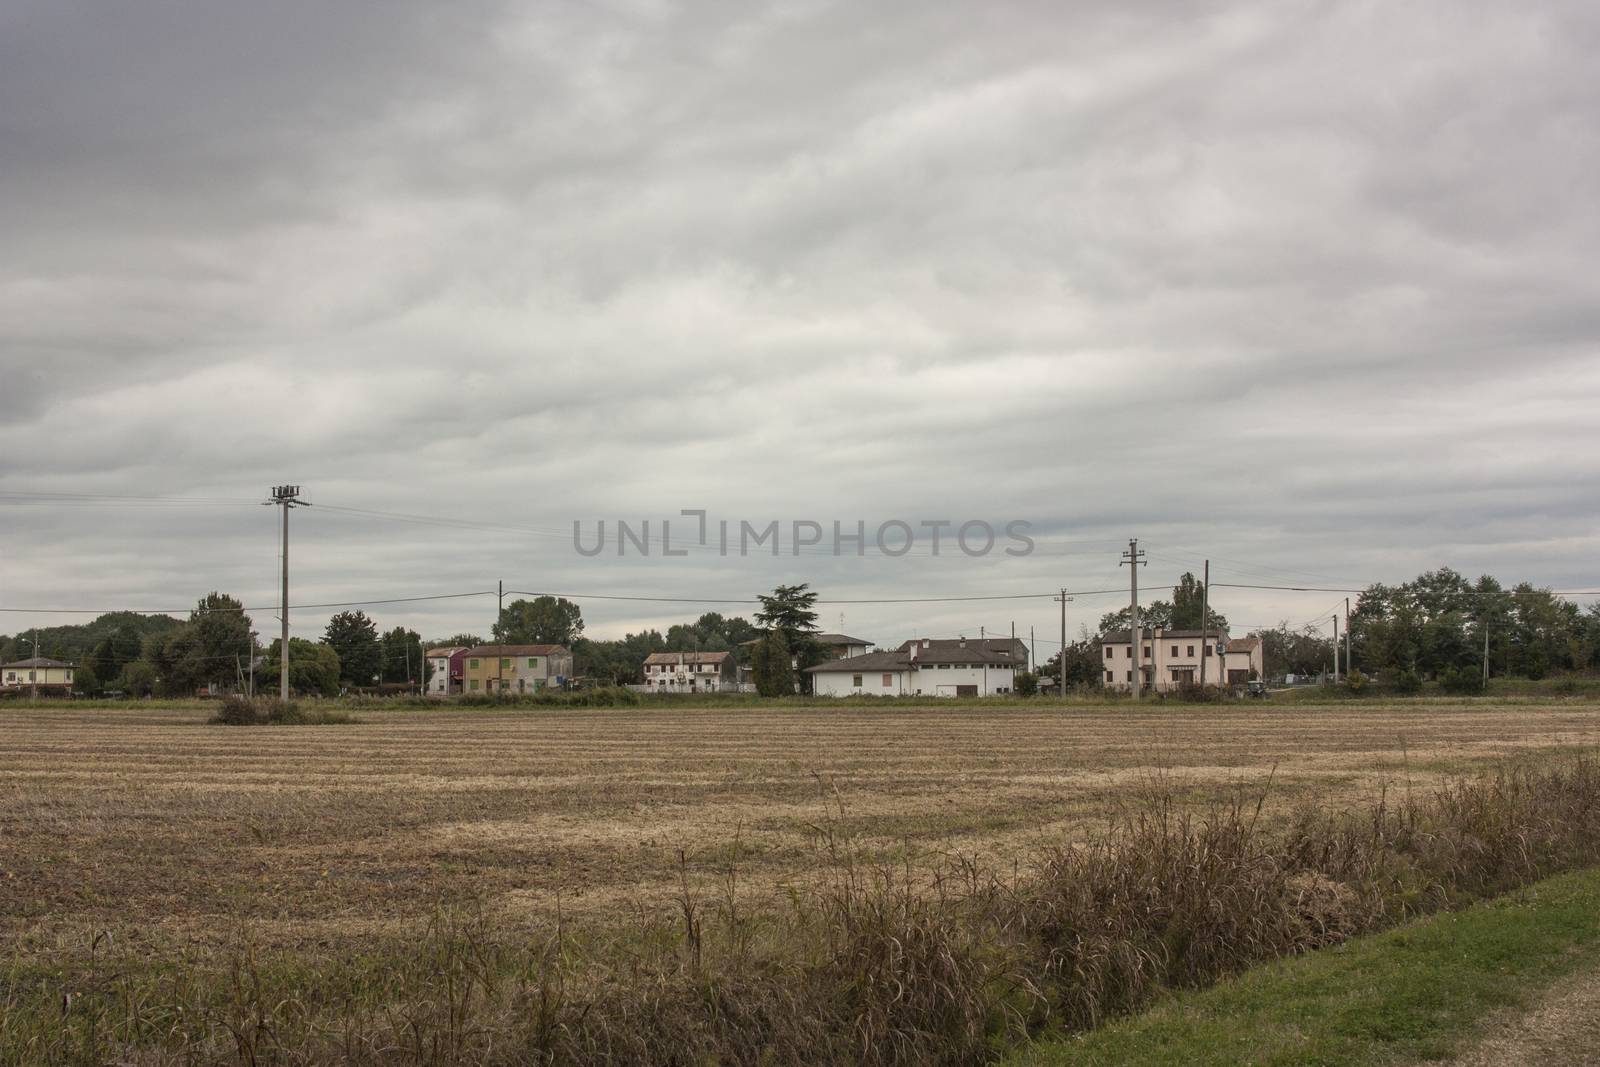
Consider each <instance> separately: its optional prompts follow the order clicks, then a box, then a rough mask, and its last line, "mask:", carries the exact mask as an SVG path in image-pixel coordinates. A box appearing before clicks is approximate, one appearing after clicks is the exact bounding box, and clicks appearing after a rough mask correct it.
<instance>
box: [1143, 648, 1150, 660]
mask: <svg viewBox="0 0 1600 1067" xmlns="http://www.w3.org/2000/svg"><path fill="white" fill-rule="evenodd" d="M1143 656H1144V658H1145V659H1149V658H1150V646H1149V645H1145V646H1144V652H1143Z"/></svg>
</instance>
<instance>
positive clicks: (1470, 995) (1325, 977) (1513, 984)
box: [1006, 870, 1600, 1067]
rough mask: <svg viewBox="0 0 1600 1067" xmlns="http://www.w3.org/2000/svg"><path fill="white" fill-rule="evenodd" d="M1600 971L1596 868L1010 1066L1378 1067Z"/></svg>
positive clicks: (1357, 944) (1305, 959) (1307, 960)
mask: <svg viewBox="0 0 1600 1067" xmlns="http://www.w3.org/2000/svg"><path fill="white" fill-rule="evenodd" d="M1596 966H1600V870H1590V871H1580V872H1578V873H1575V874H1567V875H1562V876H1560V877H1557V878H1551V879H1548V880H1546V881H1543V882H1539V883H1537V884H1536V885H1534V886H1531V887H1529V888H1528V889H1526V890H1523V891H1521V892H1518V893H1513V894H1509V895H1507V896H1504V897H1500V898H1497V899H1495V900H1491V901H1486V902H1484V903H1482V904H1478V905H1475V906H1474V907H1471V908H1468V909H1466V910H1464V911H1460V912H1455V913H1451V914H1442V915H1434V916H1430V917H1428V918H1425V919H1421V920H1418V921H1416V922H1413V923H1409V924H1407V925H1405V926H1401V927H1397V928H1395V929H1393V930H1389V931H1387V932H1384V933H1381V934H1373V935H1371V936H1368V937H1362V938H1357V939H1355V940H1352V941H1350V942H1349V943H1347V944H1345V945H1341V946H1338V947H1336V948H1331V949H1325V950H1323V951H1321V952H1315V953H1311V954H1309V955H1306V956H1301V957H1298V958H1296V959H1292V960H1284V961H1280V962H1278V963H1273V964H1269V965H1266V966H1263V967H1258V968H1254V969H1252V970H1250V971H1248V972H1247V973H1245V974H1243V975H1240V976H1239V977H1237V978H1234V979H1231V980H1229V981H1226V982H1222V983H1220V984H1218V985H1216V986H1213V987H1211V988H1209V989H1204V990H1197V991H1193V992H1186V993H1180V994H1176V995H1174V996H1172V997H1170V998H1168V999H1167V1000H1164V1001H1163V1002H1161V1003H1160V1004H1158V1005H1156V1006H1155V1007H1153V1008H1152V1009H1151V1010H1149V1011H1147V1012H1144V1013H1142V1014H1140V1015H1135V1016H1131V1017H1129V1018H1126V1019H1123V1020H1120V1021H1117V1022H1114V1023H1111V1024H1109V1025H1107V1026H1105V1027H1102V1028H1101V1029H1098V1030H1095V1031H1093V1032H1092V1033H1089V1034H1085V1035H1082V1036H1080V1037H1073V1038H1065V1039H1059V1040H1056V1041H1053V1042H1041V1043H1039V1044H1035V1045H1032V1046H1030V1047H1028V1048H1026V1049H1023V1050H1021V1051H1019V1052H1018V1053H1016V1054H1014V1055H1013V1056H1012V1057H1011V1058H1010V1059H1008V1060H1007V1061H1006V1063H1007V1065H1008V1067H1046V1065H1054V1064H1073V1065H1080V1064H1132V1063H1137V1064H1161V1063H1170V1064H1275V1065H1276V1064H1319V1065H1321V1064H1328V1065H1337V1064H1388V1063H1402V1062H1407V1061H1414V1060H1428V1059H1440V1058H1444V1057H1448V1056H1450V1055H1451V1054H1452V1053H1455V1052H1458V1051H1460V1050H1461V1049H1462V1048H1463V1047H1464V1046H1465V1045H1466V1044H1468V1043H1470V1041H1471V1039H1472V1038H1473V1037H1474V1036H1475V1034H1476V1032H1477V1030H1478V1025H1479V1024H1480V1023H1481V1022H1482V1020H1483V1019H1484V1018H1485V1017H1486V1016H1487V1015H1489V1013H1491V1012H1493V1011H1496V1010H1498V1009H1506V1008H1510V1009H1518V1008H1523V1007H1526V1006H1528V1005H1529V1004H1530V1003H1531V1001H1532V1000H1533V998H1534V997H1535V996H1536V995H1537V994H1538V993H1539V992H1540V991H1542V990H1543V989H1545V988H1546V987H1548V986H1549V985H1551V984H1552V983H1553V982H1555V981H1556V980H1557V979H1559V978H1561V977H1563V976H1565V975H1568V974H1572V973H1575V972H1578V971H1583V970H1585V969H1589V968H1593V967H1596Z"/></svg>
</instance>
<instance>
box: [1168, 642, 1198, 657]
mask: <svg viewBox="0 0 1600 1067" xmlns="http://www.w3.org/2000/svg"><path fill="white" fill-rule="evenodd" d="M1173 655H1177V653H1176V652H1174V653H1173ZM1189 658H1190V659H1194V646H1193V645H1190V646H1189Z"/></svg>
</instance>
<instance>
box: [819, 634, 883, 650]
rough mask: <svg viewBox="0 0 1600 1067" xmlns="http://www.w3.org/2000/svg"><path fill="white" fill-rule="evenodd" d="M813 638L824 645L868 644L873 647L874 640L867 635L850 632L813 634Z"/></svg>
mask: <svg viewBox="0 0 1600 1067" xmlns="http://www.w3.org/2000/svg"><path fill="white" fill-rule="evenodd" d="M811 639H812V640H813V641H816V642H818V643H819V644H824V645H866V646H867V647H868V648H871V647H872V642H871V641H868V640H867V639H866V638H865V637H851V636H850V635H849V634H812V635H811Z"/></svg>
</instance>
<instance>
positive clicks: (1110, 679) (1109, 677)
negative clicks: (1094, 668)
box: [1106, 671, 1115, 682]
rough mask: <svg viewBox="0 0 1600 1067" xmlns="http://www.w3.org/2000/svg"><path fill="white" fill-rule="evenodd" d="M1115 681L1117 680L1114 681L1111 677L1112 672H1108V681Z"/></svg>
mask: <svg viewBox="0 0 1600 1067" xmlns="http://www.w3.org/2000/svg"><path fill="white" fill-rule="evenodd" d="M1114 680H1115V679H1113V678H1112V677H1111V672H1110V671H1106V681H1108V682H1110V681H1114Z"/></svg>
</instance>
